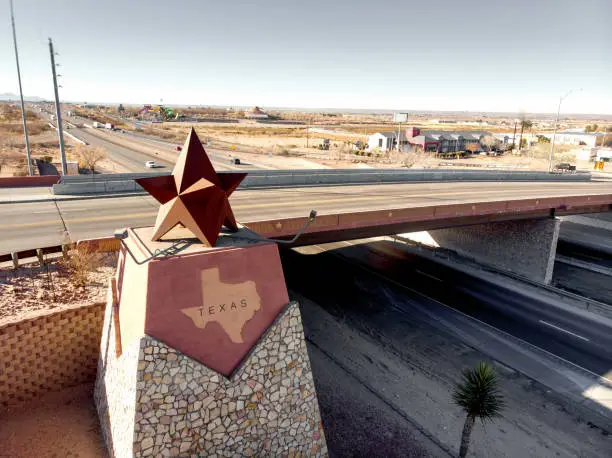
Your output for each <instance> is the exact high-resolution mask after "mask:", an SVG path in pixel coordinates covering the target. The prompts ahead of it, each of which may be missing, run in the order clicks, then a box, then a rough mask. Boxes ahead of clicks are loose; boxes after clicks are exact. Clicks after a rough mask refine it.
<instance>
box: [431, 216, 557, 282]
mask: <svg viewBox="0 0 612 458" xmlns="http://www.w3.org/2000/svg"><path fill="white" fill-rule="evenodd" d="M560 223H561V221H560V220H559V219H556V218H550V219H534V220H522V221H508V222H503V223H489V224H478V225H475V226H463V227H454V228H450V229H439V230H435V231H429V235H430V236H431V238H432V239H433V240H434V241H435V242H436V243H437V244H438V245H439V246H441V247H443V248H448V249H451V250H454V251H456V252H458V253H459V254H462V255H464V256H467V257H469V258H472V259H474V260H476V261H478V262H481V263H483V264H488V265H491V266H493V267H496V268H498V269H501V270H507V271H509V272H513V273H516V274H519V275H523V276H525V277H528V278H530V279H532V280H535V281H538V282H541V283H545V284H548V283H550V281H551V279H552V274H553V268H554V264H555V254H556V251H557V239H558V237H559V226H560Z"/></svg>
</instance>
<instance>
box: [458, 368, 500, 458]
mask: <svg viewBox="0 0 612 458" xmlns="http://www.w3.org/2000/svg"><path fill="white" fill-rule="evenodd" d="M498 385H499V379H498V378H497V375H496V374H495V371H494V370H493V368H492V367H491V366H490V365H489V364H487V363H485V362H481V363H480V364H479V365H478V366H476V367H475V368H474V369H465V370H464V371H463V377H462V379H461V381H460V382H458V383H457V386H456V387H455V392H454V393H453V400H454V401H455V404H457V405H458V406H459V407H461V408H462V409H463V410H464V411H465V413H466V418H465V423H464V425H463V433H462V434H461V447H460V449H459V456H460V457H461V458H463V457H465V456H466V455H467V451H468V447H469V445H470V436H471V434H472V428H473V427H474V423H475V421H476V419H477V418H479V419H480V420H481V421H482V422H483V423H485V422H487V421H493V420H494V419H495V418H496V417H498V416H499V415H501V411H502V409H503V408H504V398H503V396H502V395H501V394H500V393H499V389H498Z"/></svg>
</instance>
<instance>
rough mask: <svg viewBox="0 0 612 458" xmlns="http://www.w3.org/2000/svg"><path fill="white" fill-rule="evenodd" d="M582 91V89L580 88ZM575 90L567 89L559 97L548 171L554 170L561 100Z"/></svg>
mask: <svg viewBox="0 0 612 458" xmlns="http://www.w3.org/2000/svg"><path fill="white" fill-rule="evenodd" d="M580 90H581V91H582V89H580ZM572 92H574V90H573V89H572V90H571V91H567V93H566V94H565V95H562V96H561V97H559V107H558V108H557V117H556V118H555V128H554V130H553V138H552V142H551V147H550V154H549V155H548V173H550V172H551V171H552V158H553V153H554V152H555V137H556V136H557V124H558V123H559V114H560V113H561V102H563V101H564V100H565V99H566V98H567V97H568V96H569V95H570V94H571V93H572Z"/></svg>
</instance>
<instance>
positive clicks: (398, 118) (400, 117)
mask: <svg viewBox="0 0 612 458" xmlns="http://www.w3.org/2000/svg"><path fill="white" fill-rule="evenodd" d="M393 122H408V113H393Z"/></svg>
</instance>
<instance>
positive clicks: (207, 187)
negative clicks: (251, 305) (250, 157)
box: [136, 128, 247, 247]
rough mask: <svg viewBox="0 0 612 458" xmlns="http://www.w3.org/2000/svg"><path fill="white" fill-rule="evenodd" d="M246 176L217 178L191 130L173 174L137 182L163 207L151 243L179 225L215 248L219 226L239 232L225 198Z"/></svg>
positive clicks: (243, 174) (142, 179)
mask: <svg viewBox="0 0 612 458" xmlns="http://www.w3.org/2000/svg"><path fill="white" fill-rule="evenodd" d="M246 176H247V174H246V173H223V174H221V175H217V172H215V169H214V168H213V166H212V164H211V162H210V159H209V158H208V156H207V154H206V151H205V150H204V147H203V146H202V142H200V139H199V138H198V135H197V134H196V132H195V130H194V129H193V128H191V131H190V132H189V136H188V137H187V140H186V141H185V146H184V147H183V151H182V152H181V155H180V156H179V158H178V160H177V161H176V165H175V166H174V170H173V171H172V175H165V176H159V177H153V178H139V179H137V180H136V182H137V183H138V184H139V185H140V186H142V187H143V188H144V189H145V190H146V191H147V192H148V193H149V194H151V195H152V196H153V197H154V198H155V199H157V201H158V202H159V203H160V204H162V205H161V207H160V209H159V212H158V213H157V220H156V221H155V228H154V232H153V236H152V240H159V239H161V238H162V237H163V236H164V235H165V234H167V233H168V232H169V231H170V230H171V229H172V228H174V227H175V226H176V225H178V224H179V223H180V224H182V225H183V226H185V227H186V228H187V229H189V230H190V231H191V232H193V234H194V235H195V236H196V237H197V238H198V239H199V240H200V241H201V242H202V243H203V244H204V245H205V246H211V247H212V246H215V243H216V241H217V237H218V236H219V231H220V230H221V226H223V225H225V226H226V227H227V228H228V229H230V230H232V231H237V230H238V226H237V224H236V218H235V217H234V213H233V212H232V208H231V207H230V203H229V200H228V198H229V196H230V195H231V194H232V192H234V190H235V189H236V188H237V187H238V185H239V184H240V182H241V181H242V180H244V178H245V177H246Z"/></svg>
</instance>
